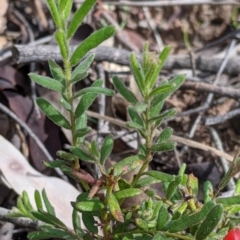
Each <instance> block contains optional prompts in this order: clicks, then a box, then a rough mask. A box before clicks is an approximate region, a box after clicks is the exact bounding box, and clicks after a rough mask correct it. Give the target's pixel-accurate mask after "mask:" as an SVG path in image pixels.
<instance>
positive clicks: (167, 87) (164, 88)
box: [150, 83, 176, 97]
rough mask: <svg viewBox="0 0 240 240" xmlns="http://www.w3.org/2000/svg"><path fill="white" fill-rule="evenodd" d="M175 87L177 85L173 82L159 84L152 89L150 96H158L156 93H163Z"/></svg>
mask: <svg viewBox="0 0 240 240" xmlns="http://www.w3.org/2000/svg"><path fill="white" fill-rule="evenodd" d="M175 87H176V86H175V84H172V83H168V84H165V85H162V86H158V87H156V88H154V89H153V90H152V92H151V93H150V97H153V96H156V95H159V94H163V93H165V92H168V91H171V90H174V89H175Z"/></svg>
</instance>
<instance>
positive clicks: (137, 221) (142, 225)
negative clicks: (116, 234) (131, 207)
mask: <svg viewBox="0 0 240 240" xmlns="http://www.w3.org/2000/svg"><path fill="white" fill-rule="evenodd" d="M135 224H136V225H137V226H138V227H139V228H140V229H142V230H143V231H145V232H148V223H147V222H146V221H145V220H143V219H142V218H136V219H135Z"/></svg>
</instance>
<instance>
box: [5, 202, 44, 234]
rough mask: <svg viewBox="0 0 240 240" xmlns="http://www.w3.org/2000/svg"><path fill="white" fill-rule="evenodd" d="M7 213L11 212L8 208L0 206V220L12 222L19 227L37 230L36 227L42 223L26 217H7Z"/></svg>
mask: <svg viewBox="0 0 240 240" xmlns="http://www.w3.org/2000/svg"><path fill="white" fill-rule="evenodd" d="M9 213H11V211H10V210H8V209H6V208H2V207H0V220H1V221H4V222H10V223H13V224H14V225H17V226H20V227H24V228H30V229H33V230H37V228H38V227H39V226H40V225H41V224H42V223H41V222H40V221H34V220H30V219H28V218H9V217H7V215H8V214H9Z"/></svg>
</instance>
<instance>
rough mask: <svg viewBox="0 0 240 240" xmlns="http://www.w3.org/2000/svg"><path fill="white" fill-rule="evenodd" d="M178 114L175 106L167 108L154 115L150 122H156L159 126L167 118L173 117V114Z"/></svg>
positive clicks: (156, 125)
mask: <svg viewBox="0 0 240 240" xmlns="http://www.w3.org/2000/svg"><path fill="white" fill-rule="evenodd" d="M175 114H176V109H175V108H171V109H169V110H165V111H164V112H162V113H161V114H159V115H158V116H156V117H152V118H150V122H155V127H158V126H159V124H160V123H161V122H162V121H163V120H164V119H165V118H171V117H173V116H175Z"/></svg>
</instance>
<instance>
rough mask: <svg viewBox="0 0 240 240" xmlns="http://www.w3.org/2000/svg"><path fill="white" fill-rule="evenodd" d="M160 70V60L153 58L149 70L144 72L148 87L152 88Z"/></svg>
mask: <svg viewBox="0 0 240 240" xmlns="http://www.w3.org/2000/svg"><path fill="white" fill-rule="evenodd" d="M159 72H160V62H159V61H158V59H156V58H155V59H153V61H152V62H151V64H150V66H149V70H148V72H147V74H146V80H145V81H146V84H147V88H148V89H152V88H153V87H154V85H155V83H156V81H157V79H158V75H159Z"/></svg>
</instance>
